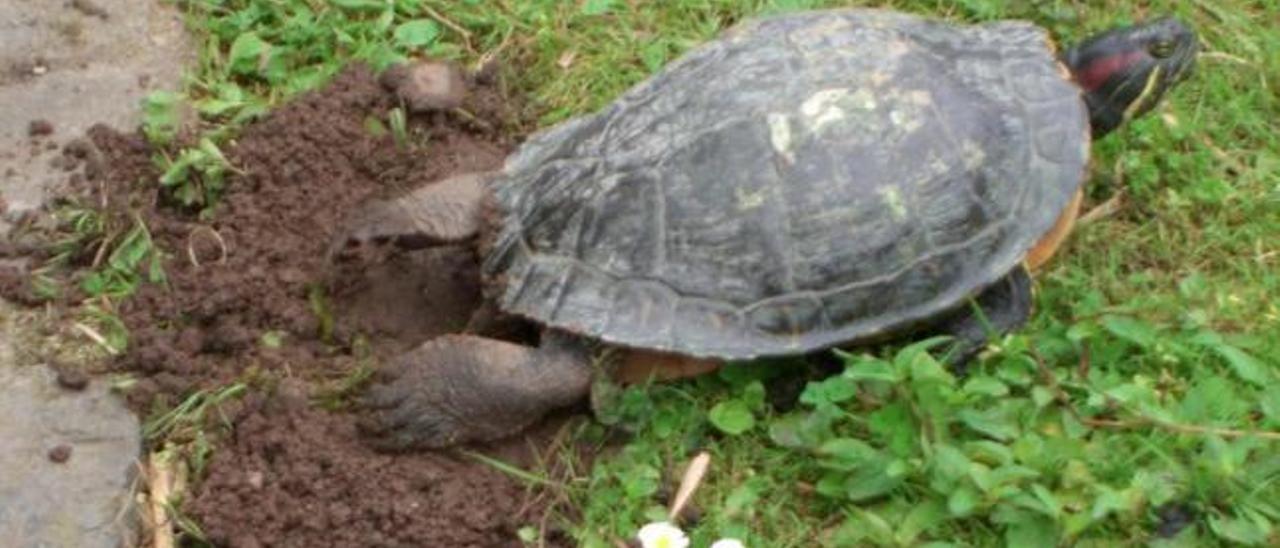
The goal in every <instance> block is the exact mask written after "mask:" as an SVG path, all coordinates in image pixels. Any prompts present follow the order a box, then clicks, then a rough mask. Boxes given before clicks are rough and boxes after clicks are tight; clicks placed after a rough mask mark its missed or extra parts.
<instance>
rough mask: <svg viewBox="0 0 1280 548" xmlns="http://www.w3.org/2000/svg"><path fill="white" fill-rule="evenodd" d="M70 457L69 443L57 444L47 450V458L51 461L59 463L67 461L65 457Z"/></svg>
mask: <svg viewBox="0 0 1280 548" xmlns="http://www.w3.org/2000/svg"><path fill="white" fill-rule="evenodd" d="M70 458H71V446H70V445H59V446H57V447H54V448H53V449H50V450H49V460H51V461H53V462H56V463H59V464H61V463H64V462H67V459H70Z"/></svg>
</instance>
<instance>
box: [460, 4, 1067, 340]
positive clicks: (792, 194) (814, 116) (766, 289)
mask: <svg viewBox="0 0 1280 548" xmlns="http://www.w3.org/2000/svg"><path fill="white" fill-rule="evenodd" d="M1086 114H1087V113H1086V109H1085V106H1084V103H1083V101H1082V99H1081V92H1080V89H1079V88H1078V87H1077V86H1076V85H1075V84H1073V83H1072V82H1071V80H1070V77H1069V75H1068V73H1067V72H1066V70H1065V69H1064V68H1063V67H1062V66H1061V65H1060V64H1059V63H1058V60H1057V57H1056V54H1055V51H1054V47H1053V45H1052V43H1051V42H1050V40H1049V38H1048V36H1047V34H1046V32H1045V31H1044V30H1043V29H1040V28H1038V27H1035V26H1033V25H1031V24H1028V23H1023V22H1012V21H1006V22H998V23H991V24H984V25H973V26H971V25H957V24H952V23H947V22H944V21H938V20H931V19H926V18H921V17H917V16H912V15H907V14H902V13H895V12H887V11H878V10H833V11H817V12H805V13H796V14H788V15H780V16H774V17H769V18H762V19H757V20H753V21H750V22H747V23H744V24H741V25H739V26H737V27H735V28H734V29H731V30H730V31H728V32H726V33H725V34H724V35H723V36H721V37H720V38H719V39H717V40H715V41H712V42H710V43H707V44H705V45H703V46H701V47H699V48H697V49H695V50H693V51H691V52H690V53H688V54H686V55H685V56H683V57H682V58H681V59H679V60H677V61H675V62H673V63H671V64H670V65H669V66H668V67H666V68H665V69H664V70H662V71H661V72H659V73H657V74H655V75H654V76H653V77H651V78H649V79H648V80H646V81H645V82H643V83H641V84H639V85H637V86H635V87H634V88H632V89H631V90H630V91H628V92H627V93H625V94H624V95H622V96H621V97H620V98H618V99H617V100H616V101H615V102H613V103H612V104H610V105H608V106H607V107H605V108H604V109H602V110H600V111H599V112H596V113H594V114H591V115H588V116H584V117H581V118H577V119H573V120H570V121H567V122H565V123H562V124H560V125H558V126H555V127H553V128H551V129H550V130H547V131H545V132H543V133H540V134H538V135H535V136H534V137H532V138H530V139H529V140H528V141H527V142H526V143H525V144H524V145H523V146H522V147H521V148H520V150H519V151H517V153H516V154H514V155H513V156H512V157H511V158H509V159H508V162H507V165H506V166H505V167H504V170H503V174H502V175H501V176H500V177H498V178H497V179H496V180H495V182H494V183H493V184H494V191H495V196H496V197H497V203H498V205H499V207H500V208H501V211H502V215H503V217H502V218H501V225H500V228H499V230H498V232H497V234H496V236H495V237H494V239H493V240H492V241H493V247H492V248H491V249H490V251H489V255H488V256H487V258H486V261H485V266H484V269H485V273H486V274H487V275H488V276H490V277H491V279H495V280H499V281H500V284H501V289H500V291H499V293H498V295H497V298H498V301H499V304H500V306H502V308H503V309H505V310H507V311H509V312H513V313H515V314H519V315H522V316H525V317H528V318H532V319H534V320H537V321H540V322H543V323H545V324H548V325H551V326H554V327H558V328H562V329H566V330H569V331H572V332H576V333H582V334H586V335H590V336H593V337H597V338H599V339H602V340H604V341H608V342H611V343H616V344H621V345H625V346H631V347H639V348H649V349H656V350H665V351H674V352H679V353H683V354H688V355H694V356H703V357H718V358H725V359H746V358H752V357H757V356H765V355H785V354H796V353H803V352H807V351H811V350H815V349H819V348H824V347H830V346H835V345H840V344H847V343H856V342H858V341H861V340H867V339H869V338H872V337H881V336H885V335H889V334H892V333H895V332H901V331H903V330H904V329H907V328H910V327H912V326H915V325H918V324H919V323H920V322H922V321H925V320H928V319H930V318H932V317H935V316H937V315H939V314H941V313H943V312H945V311H948V310H951V309H955V308H956V307H958V306H960V305H963V304H964V303H965V302H967V299H968V298H969V297H971V296H973V295H975V294H976V293H978V292H980V291H981V290H982V289H983V288H984V287H986V286H988V285H990V284H992V283H993V282H995V281H996V280H998V279H1000V278H1001V277H1002V276H1004V275H1006V274H1007V273H1008V272H1009V271H1010V270H1011V269H1013V268H1014V267H1015V266H1017V265H1018V263H1019V262H1020V261H1022V260H1023V257H1024V256H1025V255H1026V253H1027V251H1028V249H1029V248H1031V246H1032V245H1033V244H1034V243H1035V242H1036V241H1037V239H1039V238H1040V237H1041V236H1042V235H1043V234H1045V233H1046V231H1048V230H1049V228H1050V227H1051V226H1052V225H1053V224H1054V221H1055V220H1056V219H1057V217H1058V215H1059V213H1060V212H1062V211H1063V209H1064V208H1065V207H1066V206H1067V204H1068V203H1069V202H1070V201H1071V198H1072V196H1073V195H1074V194H1075V192H1076V190H1077V189H1078V188H1079V186H1080V182H1081V180H1082V179H1083V176H1084V173H1085V170H1086V165H1087V162H1088V154H1089V134H1088V121H1087V116H1086Z"/></svg>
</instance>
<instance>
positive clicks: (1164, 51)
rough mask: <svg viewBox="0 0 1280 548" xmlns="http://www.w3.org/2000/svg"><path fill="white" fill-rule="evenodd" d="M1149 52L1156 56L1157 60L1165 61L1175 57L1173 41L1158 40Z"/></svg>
mask: <svg viewBox="0 0 1280 548" xmlns="http://www.w3.org/2000/svg"><path fill="white" fill-rule="evenodd" d="M1148 51H1150V52H1151V55H1153V56H1155V57H1156V58H1157V59H1164V58H1165V57H1168V56H1170V55H1173V41H1172V40H1164V39H1160V40H1156V41H1155V42H1153V43H1152V44H1151V47H1150V48H1149V50H1148Z"/></svg>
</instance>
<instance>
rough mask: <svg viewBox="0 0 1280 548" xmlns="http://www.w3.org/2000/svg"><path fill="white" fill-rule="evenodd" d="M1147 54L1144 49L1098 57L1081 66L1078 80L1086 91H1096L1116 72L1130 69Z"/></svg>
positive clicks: (1077, 76) (1077, 74)
mask: <svg viewBox="0 0 1280 548" xmlns="http://www.w3.org/2000/svg"><path fill="white" fill-rule="evenodd" d="M1145 55H1146V52H1144V51H1140V50H1138V51H1125V52H1120V53H1115V54H1111V55H1108V56H1105V57H1098V58H1096V59H1093V60H1091V61H1089V64H1088V65H1085V66H1083V67H1080V68H1079V69H1078V70H1077V72H1076V81H1078V82H1080V87H1082V88H1084V90H1085V91H1094V90H1096V89H1098V88H1100V87H1102V86H1103V84H1106V83H1107V81H1108V80H1110V79H1111V77H1112V76H1113V75H1115V74H1116V72H1123V71H1125V70H1128V68H1129V66H1130V65H1132V64H1133V63H1134V62H1136V61H1138V60H1139V59H1141V58H1142V57H1143V56H1145Z"/></svg>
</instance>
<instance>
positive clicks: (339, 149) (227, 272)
mask: <svg viewBox="0 0 1280 548" xmlns="http://www.w3.org/2000/svg"><path fill="white" fill-rule="evenodd" d="M482 91H484V90H482ZM478 95H483V94H478ZM489 95H490V100H489V101H488V102H479V103H478V104H479V105H480V106H479V107H473V109H475V110H476V111H477V116H479V117H481V119H482V120H483V119H489V120H491V122H490V124H491V125H492V126H493V127H501V126H502V120H501V118H502V117H503V116H504V115H505V113H503V112H501V111H499V110H496V108H495V107H496V105H497V104H498V103H496V102H495V101H493V100H492V97H491V96H492V91H490V92H489ZM394 106H395V103H394V100H393V98H392V96H391V95H390V94H389V93H388V92H386V91H385V90H384V89H383V88H382V87H380V86H379V84H378V82H377V79H376V78H375V77H374V75H373V74H371V73H370V71H368V70H367V69H364V68H353V69H350V70H348V71H346V72H344V73H343V74H341V75H340V76H338V77H337V78H336V79H335V80H334V81H333V83H332V84H330V85H329V86H328V87H326V88H324V89H323V90H321V91H319V92H316V93H311V94H308V95H305V96H303V97H301V98H299V99H297V100H295V101H294V102H292V103H290V104H288V105H286V106H284V107H282V108H280V109H278V110H277V111H276V112H274V113H272V114H271V115H270V116H269V117H267V118H266V119H264V120H262V121H260V122H258V123H256V124H254V125H252V126H251V127H249V128H248V129H247V130H246V131H245V132H244V133H243V135H242V136H241V138H240V139H239V140H238V142H237V144H236V145H235V146H232V147H228V149H227V150H226V151H225V153H226V155H227V157H228V158H229V159H230V162H231V164H232V165H234V166H236V168H237V170H239V171H242V172H244V173H245V174H244V175H237V176H232V177H230V178H229V180H228V181H227V182H226V189H227V191H226V194H225V195H224V196H223V198H222V200H221V202H220V203H219V207H218V209H217V211H216V212H215V213H214V215H213V216H212V220H211V221H201V220H200V219H199V218H198V217H196V216H193V215H189V214H186V213H182V212H180V211H179V210H177V209H174V208H170V207H163V206H162V207H160V208H158V209H153V214H152V216H151V217H150V218H149V219H147V224H148V227H149V228H150V230H151V233H152V237H153V238H154V239H155V240H156V241H157V242H158V243H159V244H160V247H161V248H163V249H165V250H168V252H169V253H170V254H171V257H170V260H169V261H168V262H167V263H166V274H167V277H168V285H167V286H164V285H148V286H144V288H143V290H142V291H140V292H139V293H138V295H136V296H135V297H134V298H132V299H130V300H129V301H128V302H127V303H126V307H125V308H124V309H123V310H122V316H123V318H124V321H125V323H126V325H127V326H128V328H129V329H130V332H131V340H130V351H129V355H128V356H127V357H126V358H125V360H124V361H123V363H122V365H123V367H125V368H128V369H131V370H134V371H137V372H139V373H142V374H143V375H145V376H146V377H148V378H147V379H146V380H144V381H143V382H142V383H140V384H141V389H140V390H136V391H135V393H134V394H133V396H132V399H133V400H134V402H135V403H137V404H139V405H140V406H142V407H144V408H145V407H147V406H149V404H150V403H152V400H154V399H156V398H161V399H166V400H168V401H166V402H164V403H168V404H171V403H173V400H172V397H173V396H179V395H182V394H185V393H187V392H189V391H190V390H191V389H193V388H197V387H200V386H207V385H210V383H223V382H226V381H228V380H231V379H233V378H237V377H239V376H240V375H241V374H242V373H243V372H244V371H245V370H246V369H248V368H250V367H257V368H261V369H265V370H268V371H278V370H281V369H285V368H287V369H288V371H289V373H290V374H292V375H296V376H299V377H302V378H306V379H310V380H323V379H330V378H336V377H341V376H343V375H346V374H348V373H350V371H351V369H352V367H353V366H354V364H353V358H352V353H351V352H350V351H349V350H350V344H351V342H352V341H353V339H354V336H355V335H357V334H360V335H363V336H367V337H373V339H374V340H373V341H372V343H373V344H371V345H370V347H371V348H372V349H373V350H374V352H375V353H377V354H379V355H382V356H386V355H389V354H391V353H395V352H400V351H403V350H405V349H406V348H407V347H408V345H410V344H414V343H417V342H421V341H422V340H425V339H426V338H429V337H431V336H433V335H436V334H440V333H443V332H448V331H454V330H457V329H459V328H461V327H462V326H463V325H464V324H465V322H466V320H467V317H468V315H469V312H470V310H471V309H472V308H473V307H474V306H475V305H476V303H477V300H478V297H479V293H478V292H479V288H478V285H477V283H476V273H475V268H476V267H475V265H476V261H475V258H474V254H473V252H472V251H471V250H470V249H468V248H465V247H456V248H448V249H438V250H434V251H430V252H422V253H414V254H403V255H397V256H394V257H391V258H390V259H389V260H388V261H386V262H383V263H381V264H377V265H375V266H371V267H370V268H369V269H368V271H367V272H366V271H362V272H355V273H348V274H355V275H352V276H345V277H340V278H339V277H335V276H334V275H333V273H334V270H333V268H332V265H331V263H330V262H329V261H328V259H327V257H326V253H327V251H328V248H329V245H330V243H331V242H332V241H333V240H334V237H335V235H336V232H337V230H338V227H339V225H340V224H341V223H342V220H343V219H344V218H345V217H346V216H347V214H348V213H349V212H350V211H351V210H352V209H354V208H356V207H358V205H359V204H360V203H361V202H362V201H363V200H364V199H366V198H368V197H369V196H371V195H374V194H384V193H395V192H400V191H404V190H407V189H409V188H413V187H417V186H420V185H423V184H429V183H431V182H432V181H434V180H437V179H439V178H441V177H443V176H446V175H448V174H451V173H456V172H463V171H472V170H480V169H491V168H493V167H496V166H497V165H498V164H499V163H500V162H501V159H502V157H503V156H504V154H505V153H506V151H507V150H508V148H509V142H508V141H507V140H506V139H505V138H503V137H501V136H500V135H496V134H489V133H487V132H485V131H484V130H481V129H479V128H476V127H471V126H470V125H468V124H465V123H463V122H460V121H457V120H454V119H453V118H451V117H449V116H447V115H435V116H433V117H430V118H426V119H417V120H414V122H415V123H414V124H413V131H414V133H415V138H416V139H417V140H418V142H419V144H418V145H417V146H413V147H405V148H400V147H397V145H396V143H395V141H394V139H393V138H392V137H391V136H390V135H387V134H383V135H375V134H374V132H371V131H370V130H369V129H368V122H367V121H368V120H369V119H370V118H378V119H385V118H386V113H387V112H388V111H389V110H390V109H392V108H394ZM486 108H487V109H488V110H485V109H486ZM98 141H103V139H98ZM98 148H99V149H101V150H103V151H104V152H105V153H106V154H107V155H108V156H110V157H115V156H117V154H116V153H115V152H113V151H116V150H119V149H120V148H121V147H120V145H118V144H112V143H105V144H104V143H99V145H98ZM110 163H111V164H112V165H119V164H120V162H118V161H112V162H110ZM135 167H137V168H144V169H148V170H150V169H151V168H150V165H149V163H148V164H147V165H145V166H143V165H137V164H135ZM113 178H117V177H113ZM161 201H162V202H163V201H164V200H163V197H162V198H161ZM264 336H268V337H274V338H279V339H281V340H282V341H283V344H282V345H281V346H280V348H268V347H267V345H265V344H263V342H264Z"/></svg>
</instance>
